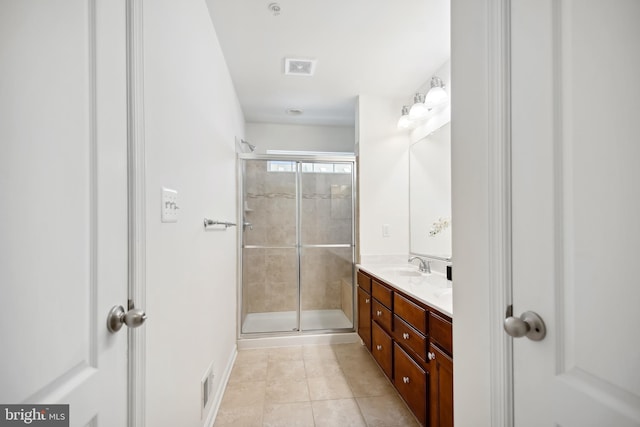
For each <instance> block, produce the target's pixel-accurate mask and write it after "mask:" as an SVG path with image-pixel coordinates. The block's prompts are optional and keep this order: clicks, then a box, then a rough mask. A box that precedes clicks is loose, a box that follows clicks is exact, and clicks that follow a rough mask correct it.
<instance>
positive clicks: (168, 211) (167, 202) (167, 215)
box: [162, 187, 180, 222]
mask: <svg viewBox="0 0 640 427" xmlns="http://www.w3.org/2000/svg"><path fill="white" fill-rule="evenodd" d="M178 209H180V208H179V207H178V192H177V191H176V190H170V189H168V188H164V187H162V222H178Z"/></svg>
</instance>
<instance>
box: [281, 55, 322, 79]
mask: <svg viewBox="0 0 640 427" xmlns="http://www.w3.org/2000/svg"><path fill="white" fill-rule="evenodd" d="M315 71H316V60H315V59H293V58H285V60H284V73H285V74H287V75H291V76H313V73H314V72H315Z"/></svg>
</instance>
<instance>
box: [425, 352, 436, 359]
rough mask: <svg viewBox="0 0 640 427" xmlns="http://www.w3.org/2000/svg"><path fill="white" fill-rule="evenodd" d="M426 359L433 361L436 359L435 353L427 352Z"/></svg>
mask: <svg viewBox="0 0 640 427" xmlns="http://www.w3.org/2000/svg"><path fill="white" fill-rule="evenodd" d="M427 358H428V359H429V360H435V358H436V354H435V353H432V352H428V353H427Z"/></svg>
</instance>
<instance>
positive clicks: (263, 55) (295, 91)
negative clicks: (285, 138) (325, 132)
mask: <svg viewBox="0 0 640 427" xmlns="http://www.w3.org/2000/svg"><path fill="white" fill-rule="evenodd" d="M274 1H277V3H278V4H279V5H280V8H281V13H280V15H278V16H274V15H273V14H272V13H271V11H270V10H269V9H268V5H269V4H270V3H272V2H274ZM207 5H208V7H209V13H210V15H211V19H212V20H213V24H214V26H215V28H216V33H217V35H218V39H219V41H220V45H221V46H222V50H223V52H224V56H225V59H226V61H227V65H228V67H229V70H230V73H231V77H232V79H233V82H234V85H235V88H236V92H237V94H238V97H239V99H240V103H241V105H242V110H243V112H244V115H245V119H246V121H247V122H267V123H299V124H319V125H353V124H354V120H355V105H356V98H357V96H358V94H368V95H382V96H389V97H395V98H399V99H406V100H407V101H406V103H408V101H409V100H410V99H411V97H412V95H413V93H414V92H415V91H416V90H417V89H418V88H419V87H420V86H422V85H423V84H424V83H425V82H427V81H428V80H429V79H430V77H431V75H432V74H433V73H434V72H435V71H436V70H437V69H438V68H440V66H441V65H442V64H443V63H444V62H445V61H446V60H447V59H448V58H449V56H450V36H449V33H450V25H449V9H450V4H449V0H207ZM285 58H306V59H316V60H317V65H316V70H315V75H314V76H313V77H307V76H291V75H285V74H284V60H285ZM401 107H402V106H401V105H398V115H400V109H401ZM288 108H296V109H302V110H304V114H302V115H300V116H290V115H287V114H286V113H285V110H287V109H288Z"/></svg>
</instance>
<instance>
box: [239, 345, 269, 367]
mask: <svg viewBox="0 0 640 427" xmlns="http://www.w3.org/2000/svg"><path fill="white" fill-rule="evenodd" d="M268 356H269V354H268V353H267V350H266V349H262V348H260V349H255V350H238V355H237V356H236V361H235V363H236V364H244V363H251V362H264V361H266V360H267V359H268Z"/></svg>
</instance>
